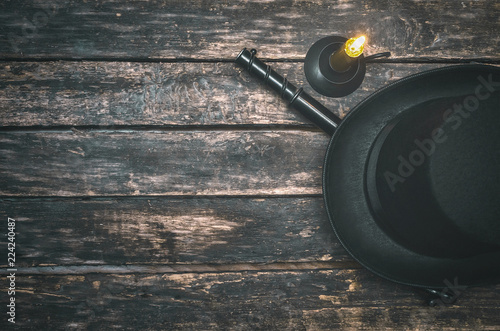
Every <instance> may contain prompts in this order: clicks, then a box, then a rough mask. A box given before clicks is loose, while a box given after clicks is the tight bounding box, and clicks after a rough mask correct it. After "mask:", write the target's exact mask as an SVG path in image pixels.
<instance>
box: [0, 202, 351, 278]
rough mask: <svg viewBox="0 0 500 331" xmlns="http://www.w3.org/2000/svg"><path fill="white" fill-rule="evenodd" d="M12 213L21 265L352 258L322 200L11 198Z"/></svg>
mask: <svg viewBox="0 0 500 331" xmlns="http://www.w3.org/2000/svg"><path fill="white" fill-rule="evenodd" d="M6 217H12V218H14V219H16V221H17V228H16V229H17V231H18V232H19V235H18V236H17V239H16V245H17V246H18V249H17V254H18V256H19V262H18V263H17V266H18V268H23V267H24V268H26V267H34V266H61V265H64V266H80V265H88V266H95V265H121V264H126V265H133V264H139V265H162V264H165V263H170V264H172V263H176V264H180V265H184V266H185V265H186V264H219V265H222V264H236V263H239V264H242V263H246V264H250V263H253V264H257V263H266V264H269V263H276V262H287V263H288V262H314V261H336V262H339V261H352V260H351V258H350V257H349V255H348V254H347V253H346V252H345V250H344V249H343V247H342V246H341V245H340V243H339V242H338V240H337V239H336V238H335V236H334V233H333V230H332V229H331V226H330V223H329V222H328V219H327V216H326V212H325V210H324V207H323V201H322V198H320V197H317V198H268V199H257V198H253V199H252V198H209V199H207V198H198V199H174V198H147V199H143V198H137V199H134V198H126V199H108V198H106V199H99V200H81V199H71V200H69V199H62V200H61V199H49V200H47V199H43V200H35V201H33V200H21V201H19V200H14V201H9V200H4V201H2V202H0V218H1V219H3V218H6ZM0 247H1V249H0V252H2V253H5V254H3V255H4V256H7V244H6V238H0ZM5 263H6V261H2V262H0V266H1V265H3V266H2V267H6V266H5V265H4V264H5ZM220 268H221V269H224V267H220ZM172 270H175V266H174V267H173V268H172ZM82 271H83V270H82Z"/></svg>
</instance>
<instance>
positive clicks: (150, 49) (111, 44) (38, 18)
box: [0, 0, 500, 59]
mask: <svg viewBox="0 0 500 331" xmlns="http://www.w3.org/2000/svg"><path fill="white" fill-rule="evenodd" d="M499 6H500V5H499V4H498V2H496V1H487V2H485V1H465V2H459V3H457V2H456V1H454V0H446V1H411V0H405V1H378V0H349V1H342V2H335V3H332V2H328V1H314V0H309V1H307V0H306V1H293V0H270V1H265V2H263V1H231V2H228V1H226V0H217V1H208V2H207V1H202V0H191V1H179V0H171V1H168V2H166V3H158V2H156V1H154V2H149V1H142V0H135V1H127V3H123V2H120V1H116V0H108V1H84V2H76V3H75V2H68V1H62V0H53V1H42V0H36V1H31V0H30V1H28V0H23V1H15V2H13V1H3V2H1V5H0V13H1V14H0V21H1V22H2V26H1V28H0V50H1V51H0V57H10V58H23V57H31V58H54V59H58V58H75V59H76V58H120V59H137V58H140V59H180V58H189V59H219V58H225V59H228V58H230V59H232V58H233V57H234V56H236V54H237V53H238V51H239V50H240V49H241V48H243V47H258V48H259V49H260V50H262V52H263V54H264V56H265V57H269V58H303V57H304V56H305V54H306V52H307V50H308V48H309V47H310V45H311V44H312V43H314V42H315V41H317V40H318V39H320V38H322V37H324V36H328V35H332V34H337V35H345V36H354V35H359V34H366V35H367V36H368V38H369V39H368V40H369V44H368V47H367V53H368V54H369V53H375V52H379V51H387V50H390V51H391V52H392V53H393V58H417V57H420V58H433V59H436V58H455V59H457V58H464V57H467V58H483V59H498V58H499V52H498V49H499V46H500V37H499V36H498V35H497V34H496V33H495V32H496V31H498V29H499V26H500V21H499V19H498V13H499V11H500V7H499Z"/></svg>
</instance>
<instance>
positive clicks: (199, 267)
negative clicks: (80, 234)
mask: <svg viewBox="0 0 500 331" xmlns="http://www.w3.org/2000/svg"><path fill="white" fill-rule="evenodd" d="M361 268H362V266H361V265H360V264H359V263H357V262H355V261H336V262H328V261H311V262H274V263H232V264H211V263H204V264H160V265H136V264H134V265H123V266H121V265H81V266H38V267H26V268H17V272H18V273H19V274H22V275H42V274H43V275H71V274H75V275H79V274H89V273H99V274H135V273H148V274H165V273H177V274H178V273H211V272H217V273H219V272H242V271H255V272H261V271H296V270H301V271H303V270H330V269H361ZM2 269H4V268H2ZM1 273H2V274H7V273H6V272H5V271H2V272H1Z"/></svg>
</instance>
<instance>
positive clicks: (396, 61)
mask: <svg viewBox="0 0 500 331" xmlns="http://www.w3.org/2000/svg"><path fill="white" fill-rule="evenodd" d="M235 54H236V53H235ZM370 55H371V54H370ZM235 58H236V57H235ZM235 58H212V59H210V58H203V59H197V58H133V57H131V58H127V57H75V58H73V57H61V56H54V57H50V56H49V57H3V58H0V62H21V63H22V62H54V61H57V62H130V63H233V62H235ZM260 60H261V61H263V62H264V63H266V62H269V63H279V62H287V63H303V62H304V58H266V57H262V58H260ZM471 62H477V63H485V64H500V58H475V57H472V58H463V57H457V58H439V57H436V58H434V57H420V58H418V57H408V58H395V59H391V58H390V57H389V58H383V59H376V60H372V61H370V63H389V64H402V63H403V64H404V63H408V64H461V63H471Z"/></svg>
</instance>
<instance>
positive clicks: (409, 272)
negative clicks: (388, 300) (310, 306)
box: [323, 65, 500, 288]
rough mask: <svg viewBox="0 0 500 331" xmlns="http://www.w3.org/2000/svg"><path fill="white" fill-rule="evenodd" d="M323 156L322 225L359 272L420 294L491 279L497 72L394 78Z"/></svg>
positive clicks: (466, 69)
mask: <svg viewBox="0 0 500 331" xmlns="http://www.w3.org/2000/svg"><path fill="white" fill-rule="evenodd" d="M326 155H327V157H326V158H325V164H324V175H323V190H324V196H325V205H326V208H327V211H328V215H329V218H330V222H331V223H332V226H333V228H334V230H335V232H336V234H337V236H338V238H339V240H340V241H341V243H342V244H343V245H344V247H345V248H346V249H347V251H348V252H349V253H350V254H351V255H352V256H353V257H354V258H355V259H357V260H358V261H359V262H360V263H361V264H362V265H364V266H365V267H366V268H368V269H370V270H371V271H373V272H374V273H376V274H378V275H380V276H382V277H385V278H387V279H390V280H393V281H396V282H399V283H404V284H409V285H415V286H422V287H429V288H442V287H443V282H444V281H445V280H449V281H452V280H454V279H457V281H458V283H459V284H460V285H479V284H484V283H489V282H492V281H498V280H499V279H500V68H497V67H493V66H486V65H460V66H451V67H445V68H440V69H436V70H431V71H427V72H422V73H419V74H416V75H413V76H410V77H407V78H404V79H402V80H399V81H397V82H395V83H393V84H391V85H389V86H387V87H385V88H383V89H381V90H379V91H377V92H376V93H374V94H373V95H371V96H370V97H368V98H367V99H366V100H364V101H363V102H362V103H360V104H359V105H358V106H356V107H355V108H354V109H353V110H352V111H351V112H350V113H349V114H348V115H347V116H346V118H345V119H344V120H343V121H342V124H341V125H340V126H339V128H338V129H337V131H336V132H335V134H334V136H333V138H332V139H331V141H330V144H329V147H328V151H327V153H326Z"/></svg>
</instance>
